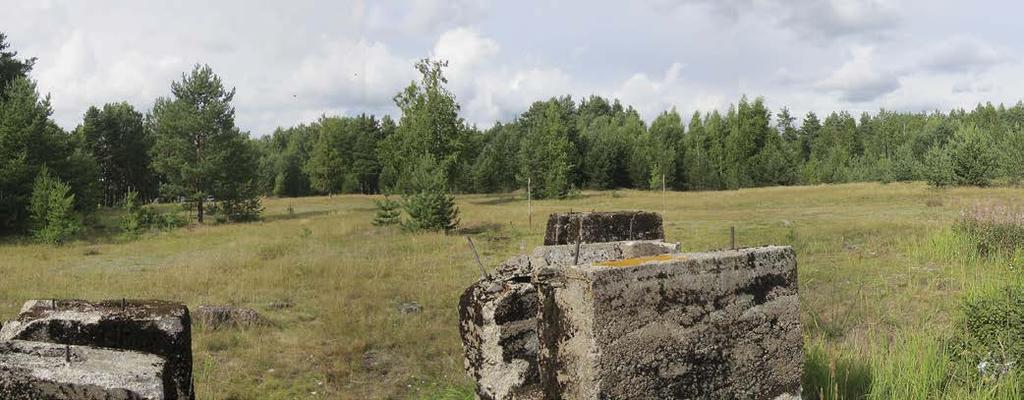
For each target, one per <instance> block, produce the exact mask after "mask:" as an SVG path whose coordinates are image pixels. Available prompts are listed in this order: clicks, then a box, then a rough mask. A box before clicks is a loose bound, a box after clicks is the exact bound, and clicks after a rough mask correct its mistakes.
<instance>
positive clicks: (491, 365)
mask: <svg viewBox="0 0 1024 400" xmlns="http://www.w3.org/2000/svg"><path fill="white" fill-rule="evenodd" d="M678 251H679V245H678V244H669V243H664V242H660V241H630V242H612V243H594V244H584V245H581V246H580V255H579V262H581V263H584V262H595V261H607V260H617V259H622V258H630V257H643V256H652V255H657V254H666V253H673V252H678ZM575 254H576V246H575V245H565V246H543V247H538V248H537V249H535V250H534V251H533V253H532V254H531V255H529V256H526V255H519V256H515V257H512V258H510V259H509V260H507V261H505V262H504V263H502V264H501V265H499V266H498V268H497V272H496V273H495V274H494V275H493V276H491V277H490V279H483V280H481V281H479V282H477V283H476V284H474V285H472V286H470V287H469V288H468V289H466V291H465V292H464V293H463V294H462V297H461V298H460V299H459V317H460V321H459V331H460V333H461V335H462V343H463V348H464V350H465V355H466V370H467V371H468V372H469V374H470V375H471V376H473V378H474V379H475V380H476V382H477V396H478V397H479V398H481V399H501V400H509V399H518V400H525V399H533V398H540V397H541V392H540V387H539V386H538V383H539V382H540V381H539V378H540V375H539V370H538V368H537V350H538V341H537V319H536V317H537V312H538V306H539V303H538V297H537V290H536V289H535V288H534V286H533V284H532V283H530V279H531V275H532V272H533V270H534V269H535V268H540V267H550V266H560V265H568V264H571V263H572V262H573V261H574V259H575V258H576V257H575Z"/></svg>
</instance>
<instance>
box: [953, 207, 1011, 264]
mask: <svg viewBox="0 0 1024 400" xmlns="http://www.w3.org/2000/svg"><path fill="white" fill-rule="evenodd" d="M953 231H954V232H956V233H957V234H959V235H963V236H964V237H965V238H966V239H967V240H968V241H969V242H971V243H973V244H974V246H975V249H976V250H977V251H978V253H980V254H981V255H984V256H990V255H1004V256H1014V255H1016V254H1017V253H1018V252H1019V251H1020V249H1021V247H1022V246H1024V210H1021V209H1020V208H1018V207H1011V206H1008V205H1003V204H987V205H975V206H973V207H971V208H968V209H965V210H963V211H961V212H960V217H959V218H958V219H957V221H956V223H955V224H954V225H953Z"/></svg>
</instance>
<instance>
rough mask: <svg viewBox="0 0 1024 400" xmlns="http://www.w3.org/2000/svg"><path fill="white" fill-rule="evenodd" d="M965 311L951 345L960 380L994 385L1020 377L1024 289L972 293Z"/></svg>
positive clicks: (1023, 355) (1023, 357)
mask: <svg viewBox="0 0 1024 400" xmlns="http://www.w3.org/2000/svg"><path fill="white" fill-rule="evenodd" d="M961 312H962V314H961V315H960V317H959V318H958V319H957V321H956V325H957V329H956V332H957V334H956V335H955V336H954V338H953V340H952V343H951V353H952V354H951V356H952V357H953V361H954V363H955V365H956V369H955V378H956V380H957V381H958V382H960V383H962V384H965V385H969V384H974V383H976V382H981V383H994V382H996V381H998V380H999V379H1000V378H1002V377H1004V376H1007V375H1010V374H1016V373H1017V371H1018V370H1019V368H1020V367H1019V366H1020V365H1021V363H1022V362H1024V341H1021V340H1020V338H1021V337H1024V287H1022V286H1020V285H1019V284H1017V285H1010V286H1008V287H1002V288H994V289H985V290H981V291H978V292H974V293H970V294H969V295H968V296H967V297H966V298H965V299H964V301H963V304H962V306H961Z"/></svg>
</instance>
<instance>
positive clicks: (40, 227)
mask: <svg viewBox="0 0 1024 400" xmlns="http://www.w3.org/2000/svg"><path fill="white" fill-rule="evenodd" d="M74 203H75V195H74V193H72V192H71V186H69V185H68V184H67V183H64V182H62V181H61V180H60V179H58V178H55V177H53V176H52V175H50V172H49V171H48V170H47V169H46V168H43V170H42V171H41V172H40V173H39V175H38V176H37V177H36V180H35V184H33V186H32V199H31V201H30V203H29V204H30V205H29V215H30V218H31V223H32V237H33V238H35V239H36V240H38V241H39V242H42V243H48V244H62V243H64V242H65V241H67V240H68V239H70V238H71V237H72V236H74V235H75V234H77V233H78V232H80V231H81V230H82V218H81V216H79V215H78V213H76V212H75V210H74Z"/></svg>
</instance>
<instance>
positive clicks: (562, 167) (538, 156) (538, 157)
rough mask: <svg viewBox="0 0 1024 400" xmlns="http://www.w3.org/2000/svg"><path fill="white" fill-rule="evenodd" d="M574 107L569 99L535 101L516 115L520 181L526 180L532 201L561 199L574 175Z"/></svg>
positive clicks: (571, 183)
mask: <svg viewBox="0 0 1024 400" xmlns="http://www.w3.org/2000/svg"><path fill="white" fill-rule="evenodd" d="M575 108H576V107H575V105H574V104H573V102H572V99H570V98H569V97H562V98H552V99H550V100H548V101H538V102H535V103H533V105H532V106H530V109H529V110H528V111H526V112H525V113H523V115H521V116H520V120H519V123H520V124H521V126H522V127H523V129H524V132H523V137H522V141H521V142H520V144H519V155H518V163H519V168H520V171H519V174H520V177H519V179H520V182H521V184H522V185H523V186H526V183H527V182H526V181H527V180H528V179H529V181H530V182H529V183H530V185H531V191H532V193H533V197H534V198H538V199H542V198H560V197H565V195H567V194H568V193H569V190H570V189H571V188H572V186H573V179H574V176H575V173H576V164H575V162H574V161H575V159H574V158H575V157H574V156H575V154H576V148H575V145H574V143H573V139H574V138H575V137H576V128H575V124H574V123H573V119H574V115H575V112H576V110H575Z"/></svg>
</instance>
